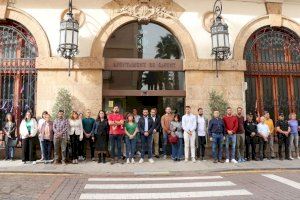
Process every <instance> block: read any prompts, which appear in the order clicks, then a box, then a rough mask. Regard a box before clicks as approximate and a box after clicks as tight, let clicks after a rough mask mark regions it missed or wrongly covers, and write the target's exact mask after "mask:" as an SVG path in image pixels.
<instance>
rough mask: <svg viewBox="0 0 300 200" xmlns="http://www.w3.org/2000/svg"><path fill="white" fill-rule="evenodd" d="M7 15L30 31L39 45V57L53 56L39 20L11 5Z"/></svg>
mask: <svg viewBox="0 0 300 200" xmlns="http://www.w3.org/2000/svg"><path fill="white" fill-rule="evenodd" d="M5 17H6V18H7V19H11V20H14V21H16V22H19V23H20V24H22V25H23V26H24V27H26V28H27V29H28V30H29V31H30V33H31V34H32V35H33V37H34V39H35V41H36V44H37V47H38V52H39V54H38V57H40V58H45V57H50V56H51V50H50V44H49V40H48V38H47V35H46V33H45V31H44V29H43V28H42V26H41V25H40V24H39V22H38V21H36V20H35V19H34V18H33V17H32V16H30V15H29V14H27V13H26V12H24V11H22V10H20V9H17V8H11V7H8V8H7V10H6V15H5Z"/></svg>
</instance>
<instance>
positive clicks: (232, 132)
mask: <svg viewBox="0 0 300 200" xmlns="http://www.w3.org/2000/svg"><path fill="white" fill-rule="evenodd" d="M223 121H224V125H225V130H226V163H229V161H231V162H232V163H237V161H236V159H235V145H236V132H237V130H238V118H237V117H236V116H234V115H233V114H232V108H231V107H228V108H227V115H226V116H224V117H223ZM230 144H231V156H230V155H229V145H230ZM230 159H231V160H230Z"/></svg>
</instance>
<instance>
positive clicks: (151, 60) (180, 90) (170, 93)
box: [103, 22, 185, 113]
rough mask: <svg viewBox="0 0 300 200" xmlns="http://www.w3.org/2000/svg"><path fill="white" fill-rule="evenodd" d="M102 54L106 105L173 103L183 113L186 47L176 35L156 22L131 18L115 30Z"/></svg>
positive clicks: (126, 107) (129, 107)
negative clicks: (184, 50) (184, 47)
mask: <svg viewBox="0 0 300 200" xmlns="http://www.w3.org/2000/svg"><path fill="white" fill-rule="evenodd" d="M103 56H104V58H105V64H104V70H105V71H104V72H103V96H104V102H103V106H104V109H105V110H109V109H110V108H111V107H112V105H114V104H119V105H120V106H121V107H122V108H123V111H124V112H125V111H131V110H132V109H133V108H138V109H140V110H141V109H142V108H143V107H148V108H150V107H158V108H159V110H160V111H163V108H164V107H165V106H172V107H173V108H174V109H175V110H177V111H178V112H180V113H182V111H183V106H184V102H185V100H184V98H185V85H184V72H183V62H182V58H183V51H182V48H181V46H180V44H179V42H178V40H177V39H176V37H175V36H174V35H173V34H172V33H171V32H170V31H169V30H167V29H166V28H164V27H163V26H161V25H159V24H156V23H149V24H139V23H137V22H130V23H127V24H125V25H123V26H121V27H119V28H118V29H117V30H116V31H115V32H113V33H112V34H111V35H110V37H109V39H108V41H107V42H106V45H105V48H104V52H103Z"/></svg>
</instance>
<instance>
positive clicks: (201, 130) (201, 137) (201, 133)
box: [197, 108, 207, 160]
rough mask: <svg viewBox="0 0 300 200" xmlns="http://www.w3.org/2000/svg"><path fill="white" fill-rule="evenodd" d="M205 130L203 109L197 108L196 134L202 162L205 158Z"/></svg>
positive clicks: (205, 122)
mask: <svg viewBox="0 0 300 200" xmlns="http://www.w3.org/2000/svg"><path fill="white" fill-rule="evenodd" d="M206 129H207V120H206V119H205V117H204V116H203V109H202V108H199V109H198V115H197V134H198V148H199V156H200V160H204V157H205V145H206Z"/></svg>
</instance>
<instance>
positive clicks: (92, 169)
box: [0, 159, 300, 176]
mask: <svg viewBox="0 0 300 200" xmlns="http://www.w3.org/2000/svg"><path fill="white" fill-rule="evenodd" d="M280 169H291V170H295V169H298V170H299V169H300V160H298V159H295V160H293V161H289V160H284V161H279V160H264V161H262V162H261V161H251V162H245V163H238V164H233V163H218V164H214V163H213V162H212V160H207V161H201V162H200V161H197V162H196V163H192V162H188V163H185V162H173V161H172V160H156V162H155V163H154V164H150V163H148V162H145V163H143V164H138V163H136V164H115V165H110V164H109V163H106V164H98V163H97V162H92V161H83V162H80V163H79V164H77V165H74V164H68V165H66V166H62V165H53V164H47V165H45V164H43V163H37V164H36V165H32V164H22V162H21V160H16V161H3V160H1V161H0V172H2V173H70V174H74V173H75V174H77V173H78V174H86V175H119V176H120V175H121V176H122V175H124V176H126V175H168V174H170V175H172V174H178V175H180V174H181V173H184V174H187V173H189V172H190V173H208V172H222V171H237V170H241V171H243V170H280Z"/></svg>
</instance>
